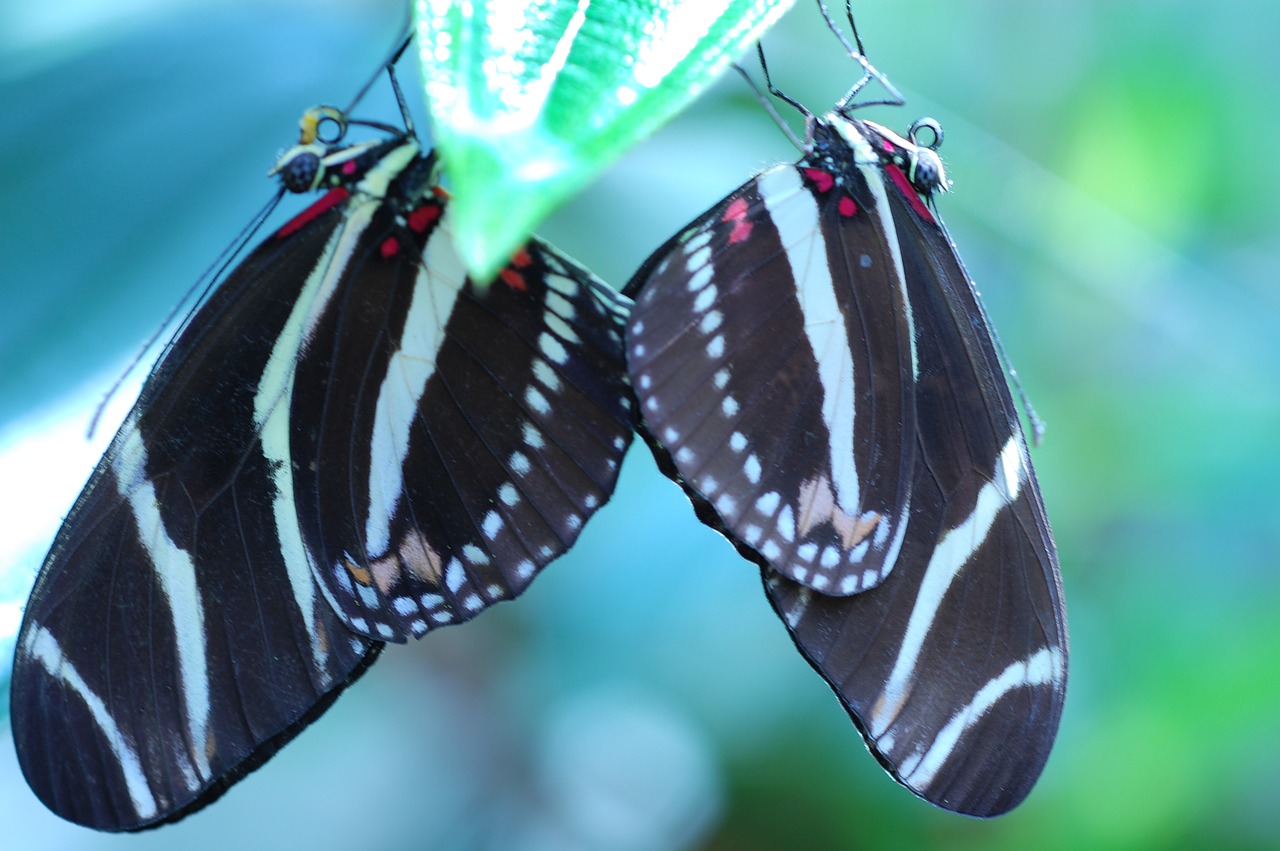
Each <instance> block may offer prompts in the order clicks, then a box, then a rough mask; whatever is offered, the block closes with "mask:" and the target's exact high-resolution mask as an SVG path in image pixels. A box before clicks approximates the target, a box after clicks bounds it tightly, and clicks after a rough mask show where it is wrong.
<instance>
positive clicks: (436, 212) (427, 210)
mask: <svg viewBox="0 0 1280 851" xmlns="http://www.w3.org/2000/svg"><path fill="white" fill-rule="evenodd" d="M442 212H444V210H443V209H442V208H441V207H440V205H439V204H424V205H423V206H421V207H419V208H418V209H416V210H414V211H413V212H412V213H410V214H409V230H411V231H413V232H414V233H425V232H426V230H427V228H428V227H430V226H431V223H432V222H434V221H435V220H436V219H438V218H440V214H441V213H442Z"/></svg>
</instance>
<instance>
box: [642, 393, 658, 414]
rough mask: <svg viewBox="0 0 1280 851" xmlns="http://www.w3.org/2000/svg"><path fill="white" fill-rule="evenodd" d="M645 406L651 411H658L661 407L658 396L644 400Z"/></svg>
mask: <svg viewBox="0 0 1280 851" xmlns="http://www.w3.org/2000/svg"><path fill="white" fill-rule="evenodd" d="M644 406H645V407H646V408H648V409H649V410H650V411H656V410H658V408H659V407H660V405H659V403H658V397H657V396H650V397H649V398H647V399H645V400H644Z"/></svg>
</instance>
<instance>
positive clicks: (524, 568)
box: [516, 559, 537, 579]
mask: <svg viewBox="0 0 1280 851" xmlns="http://www.w3.org/2000/svg"><path fill="white" fill-rule="evenodd" d="M536 569H537V568H535V567H534V565H533V562H531V561H529V560H528V559H525V560H524V561H522V562H520V563H519V564H517V565H516V576H518V577H520V578H521V579H528V578H529V577H530V576H533V572H534V570H536Z"/></svg>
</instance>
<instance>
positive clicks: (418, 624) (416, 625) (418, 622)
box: [409, 618, 427, 635]
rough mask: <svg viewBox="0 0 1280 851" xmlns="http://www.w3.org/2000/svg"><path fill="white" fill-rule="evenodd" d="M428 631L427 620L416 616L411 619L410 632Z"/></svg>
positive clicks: (415, 633) (417, 633)
mask: <svg viewBox="0 0 1280 851" xmlns="http://www.w3.org/2000/svg"><path fill="white" fill-rule="evenodd" d="M426 631H427V622H426V621H424V620H423V619H422V618H414V619H413V620H411V621H409V632H411V633H413V634H414V635H422V633H424V632H426Z"/></svg>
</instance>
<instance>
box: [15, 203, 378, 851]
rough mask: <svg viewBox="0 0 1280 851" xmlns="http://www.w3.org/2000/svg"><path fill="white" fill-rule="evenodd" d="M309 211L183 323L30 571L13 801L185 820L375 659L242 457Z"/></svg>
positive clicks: (123, 818) (320, 214)
mask: <svg viewBox="0 0 1280 851" xmlns="http://www.w3.org/2000/svg"><path fill="white" fill-rule="evenodd" d="M327 198H328V200H327V201H324V202H321V204H320V205H318V206H317V207H313V208H312V210H313V211H314V214H313V215H310V217H309V218H308V219H306V221H307V222H309V223H308V224H306V225H305V226H302V227H300V228H298V229H295V230H293V231H290V232H288V233H285V232H284V231H282V235H277V236H273V237H270V238H268V240H267V241H266V242H265V243H264V244H263V245H262V246H260V247H259V248H258V249H257V250H256V251H255V252H253V253H252V254H251V255H250V256H249V257H248V258H247V259H246V260H245V262H244V263H243V264H242V265H241V266H240V267H239V268H238V269H237V270H236V271H235V272H234V273H233V274H232V275H231V276H230V277H229V278H228V279H227V280H226V281H225V282H224V283H223V285H222V286H221V287H219V288H218V289H217V290H216V291H215V292H214V294H213V295H212V297H211V299H210V300H209V301H208V302H207V303H206V304H205V305H204V306H203V307H202V308H201V310H200V311H199V312H198V313H197V314H196V316H195V317H194V318H193V319H192V321H191V322H190V323H189V324H188V326H187V328H186V330H185V332H184V333H183V334H182V335H181V336H180V338H179V339H178V340H177V341H176V342H175V343H174V344H173V346H172V349H171V351H170V352H169V353H168V355H167V357H166V358H165V360H164V361H163V362H162V363H161V365H160V366H159V367H157V369H156V371H155V372H154V373H153V374H152V376H151V377H150V378H149V379H148V382H147V384H146V386H145V388H144V390H143V392H142V395H141V397H140V399H139V401H138V403H137V405H136V406H135V408H134V410H133V412H132V413H131V414H130V416H129V418H128V419H127V420H126V422H125V424H124V426H123V427H122V428H121V430H120V432H119V433H118V434H117V435H116V437H115V439H114V440H113V442H112V444H111V447H110V448H109V449H108V451H107V453H106V455H105V456H104V458H103V460H102V461H101V462H100V463H99V465H98V468H97V470H96V471H95V472H94V474H93V477H92V478H91V479H90V481H89V484H88V485H87V486H86V487H85V490H84V492H83V493H82V494H81V495H80V497H79V499H78V500H77V501H76V504H75V506H74V507H73V509H72V511H71V513H70V514H69V515H68V517H67V519H66V521H65V523H64V524H63V526H62V528H61V530H60V531H59V533H58V536H57V538H56V540H55V542H54V546H53V548H52V550H51V551H50V554H49V556H48V558H47V559H46V561H45V564H44V567H43V569H42V570H41V573H40V576H39V578H38V580H37V583H36V587H35V590H34V591H33V593H32V596H31V600H30V602H29V604H28V606H27V610H26V615H25V618H24V621H23V627H22V632H21V635H20V637H19V642H18V648H17V652H16V657H15V663H14V673H13V683H12V694H11V702H12V717H13V735H14V742H15V744H16V747H17V752H18V759H19V762H20V763H21V765H22V769H23V773H24V774H25V775H26V777H27V780H28V782H29V783H30V785H31V787H32V789H33V790H34V791H35V792H36V794H37V796H39V797H40V799H41V800H43V801H44V802H45V804H46V805H47V806H49V808H50V809H52V810H53V811H54V812H56V813H58V814H59V815H61V816H62V817H64V818H67V819H69V820H71V821H74V822H78V823H80V824H85V825H89V826H92V827H96V828H100V829H103V830H130V829H136V828H140V827H146V826H151V825H154V824H157V823H161V822H163V821H170V820H174V819H176V818H180V817H181V816H183V815H186V814H187V813H189V812H192V811H194V810H196V809H199V808H200V807H202V806H204V805H205V804H207V803H209V802H210V801H212V800H213V799H215V798H217V797H218V796H219V795H220V794H221V793H222V792H223V791H225V789H226V788H227V787H228V786H230V785H231V784H233V783H234V782H235V781H236V780H238V779H239V778H240V777H241V776H242V775H243V774H244V773H246V772H248V771H250V770H252V769H253V768H255V767H256V766H257V765H259V764H261V763H262V762H263V761H265V760H266V759H267V758H268V757H270V756H271V755H272V754H273V753H274V752H275V751H276V750H278V749H279V748H280V747H281V746H283V745H284V744H285V743H286V742H287V741H289V740H290V739H291V738H292V737H293V736H294V735H295V734H296V733H298V732H299V731H300V730H301V729H302V728H303V727H305V726H306V724H307V723H309V722H310V721H311V720H312V719H314V718H315V717H316V716H318V715H319V714H320V713H321V712H323V711H324V709H326V708H327V707H328V706H329V704H330V703H331V702H332V701H333V700H334V699H335V698H336V697H337V695H338V693H339V692H341V691H342V689H343V688H344V687H345V686H346V685H348V684H349V683H350V682H351V681H353V680H354V679H355V678H356V677H357V676H358V675H359V674H360V673H361V672H362V671H363V670H364V669H365V668H366V667H367V666H368V665H369V664H370V663H371V662H372V661H373V659H374V657H375V656H376V655H377V652H378V650H379V649H380V648H381V645H380V644H378V643H376V642H370V641H368V640H366V639H363V638H360V637H358V636H355V635H353V634H351V633H350V632H349V631H348V630H347V629H346V628H345V627H344V626H343V624H342V622H341V621H340V620H339V619H338V617H337V616H336V615H335V614H334V612H333V611H332V610H331V608H330V607H329V606H328V605H327V604H326V602H325V601H324V599H323V597H322V595H321V593H320V590H319V589H318V587H317V586H316V584H315V583H314V581H313V580H312V578H311V573H310V570H309V568H308V564H307V561H306V559H305V557H304V556H303V554H302V546H301V538H300V533H299V529H298V527H297V524H296V521H295V520H294V518H293V516H292V514H291V513H289V512H287V511H286V512H282V511H281V502H280V500H281V493H280V491H279V489H278V487H277V482H278V481H279V477H278V475H277V472H278V471H277V464H276V462H275V461H274V460H273V459H272V458H271V457H270V453H269V452H266V451H264V447H263V443H262V442H261V441H260V440H259V434H260V433H261V432H262V431H264V430H269V428H270V425H267V426H264V425H263V423H262V420H261V415H262V414H263V411H261V410H260V404H261V403H260V400H259V398H258V391H259V386H260V383H261V379H262V377H263V369H264V365H265V364H267V362H268V359H269V357H270V353H271V352H272V350H273V348H274V347H275V346H276V344H277V340H278V338H279V336H280V334H281V331H282V329H283V327H284V324H285V322H286V320H287V317H288V316H289V314H290V312H291V311H292V309H293V306H294V304H295V303H296V302H297V300H298V299H299V298H300V297H303V298H305V296H304V295H301V290H302V287H303V283H304V279H305V278H306V275H305V271H306V270H309V269H310V268H311V266H312V265H313V264H314V262H315V259H316V258H317V257H320V256H321V255H322V254H323V253H324V252H325V250H326V246H328V245H330V244H331V242H332V240H333V238H334V237H335V234H337V233H338V232H339V231H340V227H339V224H340V222H341V220H342V216H343V214H344V211H345V204H344V203H343V200H344V198H345V196H342V195H338V196H327ZM326 204H327V206H324V205H326ZM299 269H303V270H304V271H303V273H301V274H300V273H299V271H298V270H299ZM277 410H283V409H277ZM266 413H267V415H268V420H269V419H270V410H268V411H267V412H266Z"/></svg>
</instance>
